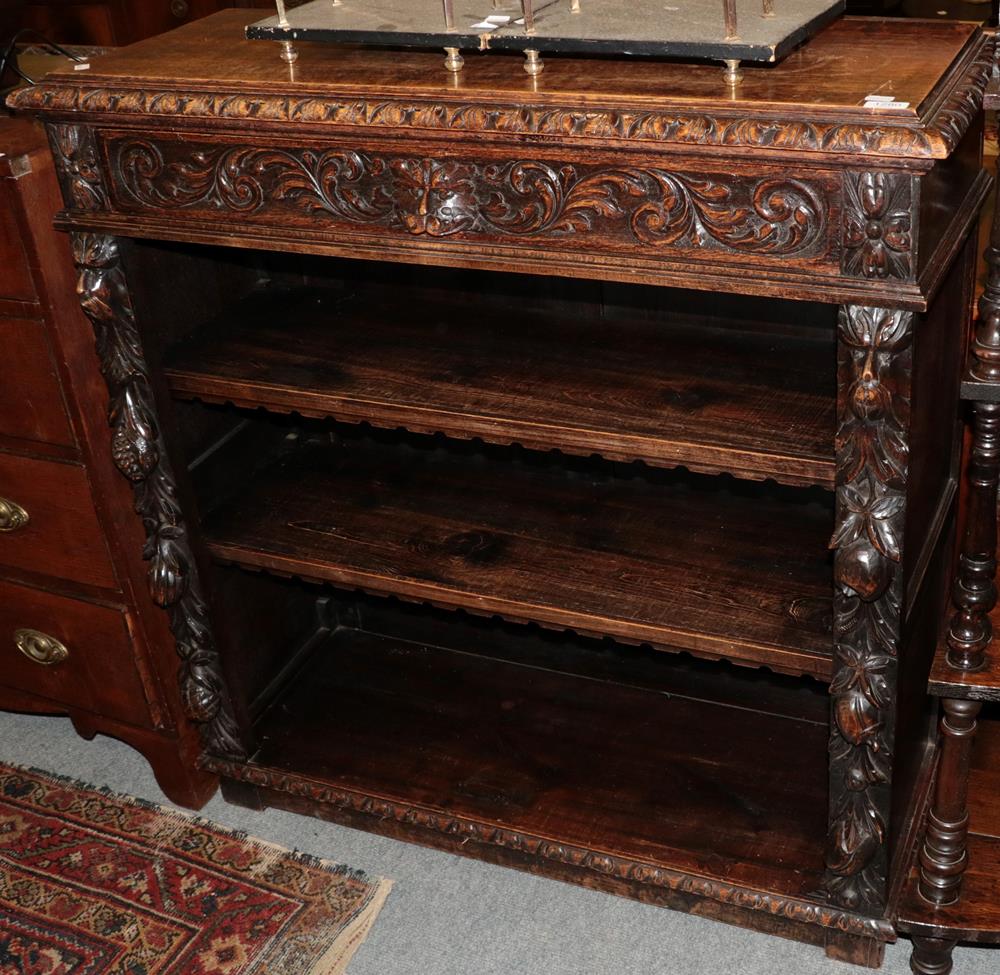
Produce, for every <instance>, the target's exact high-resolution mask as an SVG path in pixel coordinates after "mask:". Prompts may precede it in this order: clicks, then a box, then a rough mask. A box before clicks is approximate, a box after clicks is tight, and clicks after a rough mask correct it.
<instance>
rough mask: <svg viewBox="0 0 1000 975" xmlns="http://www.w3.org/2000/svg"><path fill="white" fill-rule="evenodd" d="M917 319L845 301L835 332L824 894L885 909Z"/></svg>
mask: <svg viewBox="0 0 1000 975" xmlns="http://www.w3.org/2000/svg"><path fill="white" fill-rule="evenodd" d="M912 327H913V314H912V313H911V312H905V311H894V310H889V309H884V308H869V307H865V306H860V305H847V306H844V307H843V308H842V309H841V312H840V322H839V327H838V336H839V343H838V347H839V356H838V377H837V384H838V397H837V406H838V424H839V426H838V431H837V512H836V528H835V531H834V535H833V539H832V541H831V543H830V545H831V548H833V549H835V552H836V554H835V557H834V582H835V590H834V633H835V638H836V660H835V669H834V678H833V681H832V683H831V685H830V694H831V698H832V718H831V736H830V804H831V805H830V834H829V838H828V843H827V859H826V862H827V875H826V880H825V883H824V889H825V893H826V894H827V896H829V897H830V898H831V899H832V900H833V901H835V902H836V903H838V904H842V905H843V906H845V907H849V908H852V909H855V910H861V911H865V912H870V911H875V912H879V911H881V909H882V908H883V906H884V904H885V897H886V877H887V868H888V864H887V855H886V832H887V827H888V815H889V799H890V790H889V785H890V779H891V773H892V748H893V734H894V725H895V719H894V710H893V698H894V688H895V684H896V671H897V659H898V650H899V636H900V607H901V602H902V596H903V589H902V585H903V580H902V571H901V560H902V554H903V551H902V540H903V525H904V518H905V509H906V476H907V467H908V458H909V427H910V401H909V396H910V394H909V389H910V371H911V358H912V349H911V338H912Z"/></svg>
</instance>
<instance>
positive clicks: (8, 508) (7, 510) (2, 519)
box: [0, 498, 28, 532]
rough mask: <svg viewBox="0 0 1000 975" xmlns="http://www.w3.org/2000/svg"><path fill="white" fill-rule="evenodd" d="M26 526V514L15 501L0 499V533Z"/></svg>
mask: <svg viewBox="0 0 1000 975" xmlns="http://www.w3.org/2000/svg"><path fill="white" fill-rule="evenodd" d="M26 524H28V512H27V511H25V510H24V508H22V507H21V506H20V505H19V504H18V503H17V502H16V501H11V500H10V499H9V498H0V532H12V531H16V530H17V529H18V528H23V527H24V526H25V525H26Z"/></svg>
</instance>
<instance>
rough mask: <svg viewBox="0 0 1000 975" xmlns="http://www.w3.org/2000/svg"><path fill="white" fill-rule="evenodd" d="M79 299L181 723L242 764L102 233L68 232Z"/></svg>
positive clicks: (121, 285)
mask: <svg viewBox="0 0 1000 975" xmlns="http://www.w3.org/2000/svg"><path fill="white" fill-rule="evenodd" d="M72 238H73V257H74V261H75V263H76V267H77V271H78V273H79V278H78V282H77V295H78V296H79V299H80V304H81V306H82V307H83V310H84V312H85V313H86V314H87V317H88V318H90V320H91V322H92V323H93V326H94V332H95V334H96V336H97V354H98V357H99V359H100V366H101V372H102V374H103V376H104V379H105V381H106V382H107V385H108V391H109V393H110V397H111V398H110V406H109V411H108V418H109V422H110V424H111V428H112V431H113V432H112V440H111V450H112V457H113V459H114V462H115V466H116V467H117V468H118V470H119V471H121V473H122V474H124V475H125V477H127V478H128V479H129V481H131V482H132V490H133V492H134V495H135V510H136V512H137V513H138V514H139V516H140V517H141V518H142V523H143V526H144V527H145V529H146V545H145V548H144V550H143V558H144V559H146V561H148V562H149V573H148V581H149V592H150V594H151V596H152V597H153V600H154V601H155V602H156V603H157V605H159V606H162V607H163V608H164V609H165V610H166V611H167V613H168V615H169V618H170V628H171V630H172V632H173V635H174V639H175V640H176V643H177V653H178V655H179V656H180V659H181V669H180V688H181V696H182V699H183V702H184V707H185V710H186V712H187V714H188V716H189V717H190V718H191V719H192V720H193V721H195V722H196V723H198V724H199V725H200V727H201V731H202V740H203V743H204V745H205V747H206V749H207V750H208V751H209V752H211V753H213V754H216V755H221V756H227V757H232V758H240V757H242V756H243V755H244V749H243V746H242V744H241V742H240V736H239V731H238V729H237V725H236V722H235V720H234V718H233V714H232V707H231V703H230V700H229V695H228V692H227V689H226V685H225V681H224V680H223V677H222V670H221V666H220V660H219V654H218V651H217V650H216V647H215V644H214V641H213V638H212V633H211V629H210V626H209V622H208V612H207V608H206V605H205V601H204V598H203V597H202V594H201V587H200V584H199V579H198V570H197V567H196V565H195V561H194V557H193V554H192V552H191V547H190V541H189V538H188V532H187V527H186V525H185V523H184V516H183V513H182V511H181V507H180V504H179V502H178V500H177V491H176V484H175V479H174V475H173V472H172V470H171V468H170V462H169V460H168V458H167V456H166V453H165V451H164V449H163V444H162V440H161V435H160V432H159V428H158V424H157V417H156V405H155V402H154V399H153V392H152V388H151V386H150V382H149V373H148V368H147V365H146V361H145V358H144V355H143V350H142V345H141V342H140V340H139V332H138V329H137V328H136V324H135V316H134V313H133V309H132V301H131V298H130V296H129V292H128V287H127V284H126V281H125V274H124V271H123V270H122V266H121V261H120V257H119V251H118V241H117V239H116V238H114V237H109V236H105V235H102V234H92V233H75V234H73V235H72Z"/></svg>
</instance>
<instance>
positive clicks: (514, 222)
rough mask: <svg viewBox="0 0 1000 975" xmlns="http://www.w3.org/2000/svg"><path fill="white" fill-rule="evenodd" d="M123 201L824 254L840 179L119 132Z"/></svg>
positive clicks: (117, 179) (597, 240)
mask: <svg viewBox="0 0 1000 975" xmlns="http://www.w3.org/2000/svg"><path fill="white" fill-rule="evenodd" d="M106 151H107V153H108V156H109V162H110V171H111V172H112V173H113V181H114V186H113V194H114V206H115V208H116V209H121V210H125V211H150V212H154V211H163V210H171V211H185V212H186V213H188V214H191V215H198V214H212V215H213V217H214V216H218V215H219V214H226V213H229V214H233V215H240V216H242V217H244V218H249V219H251V220H253V221H255V222H256V221H260V222H261V223H264V224H274V223H276V222H279V221H280V222H282V223H284V224H287V223H288V222H289V221H293V222H295V223H297V224H301V225H303V226H306V227H310V228H315V229H318V230H327V229H336V228H355V229H359V230H362V231H365V230H368V231H369V232H383V233H384V232H386V231H388V232H390V233H398V234H401V235H405V236H409V237H430V238H446V237H459V238H472V239H476V238H479V239H487V240H496V241H500V242H517V243H525V242H532V241H537V242H539V243H540V244H541V243H547V242H553V243H555V242H562V244H561V246H566V245H569V246H573V244H575V243H576V242H577V241H579V242H581V243H584V242H586V243H587V244H588V245H589V246H593V245H595V244H596V245H600V246H603V247H606V248H608V249H611V250H618V251H635V250H637V249H641V250H643V252H645V253H647V254H648V253H650V252H651V251H654V252H655V251H657V250H658V251H659V252H661V253H662V252H664V251H670V250H678V251H686V252H696V253H697V252H707V253H711V254H713V255H718V254H728V255H740V254H746V255H748V256H750V255H753V256H755V257H774V258H782V259H789V258H794V259H797V260H809V259H816V258H817V257H818V256H823V255H825V253H826V251H827V249H828V247H829V246H830V241H829V239H828V236H829V235H828V228H827V222H828V217H827V212H828V209H829V207H830V201H829V197H830V195H831V183H830V182H829V178H828V179H827V180H823V179H820V178H817V179H816V180H815V181H808V180H805V179H793V178H791V177H786V176H783V175H777V174H775V175H768V176H763V175H761V176H738V175H734V174H732V173H725V172H707V173H700V172H699V173H691V172H688V171H684V170H673V169H668V168H661V167H652V166H639V165H601V164H584V163H575V162H574V163H569V162H560V161H557V160H556V161H553V160H550V159H547V158H544V159H543V158H539V159H532V158H518V159H510V160H507V159H502V160H497V161H492V160H486V159H484V160H468V159H465V158H462V159H457V158H449V157H444V156H442V157H441V158H428V157H425V156H416V155H413V156H410V155H405V154H401V153H400V154H397V153H378V152H373V151H362V150H359V149H346V148H328V149H311V148H302V149H297V148H288V149H286V148H258V147H252V146H242V145H237V146H234V145H228V144H224V145H213V144H208V143H206V144H198V143H191V142H186V141H185V142H154V141H152V140H149V139H145V138H136V137H132V136H118V137H113V138H110V139H109V140H108V142H107V146H106Z"/></svg>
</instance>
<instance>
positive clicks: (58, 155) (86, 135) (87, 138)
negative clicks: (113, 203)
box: [48, 125, 108, 210]
mask: <svg viewBox="0 0 1000 975" xmlns="http://www.w3.org/2000/svg"><path fill="white" fill-rule="evenodd" d="M48 136H49V145H51V147H52V155H53V157H54V158H55V161H56V172H57V173H58V174H59V181H60V183H61V185H62V191H63V199H64V200H66V201H67V203H72V205H73V206H74V207H75V208H76V209H78V210H102V209H104V208H106V207H107V204H108V195H107V192H106V191H105V189H104V182H103V180H102V179H101V170H100V166H99V165H98V159H97V146H96V143H95V139H94V131H93V129H91V128H89V127H87V126H83V125H49V126H48Z"/></svg>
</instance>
